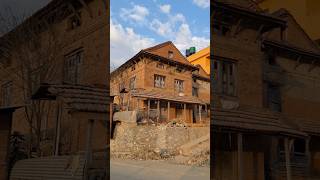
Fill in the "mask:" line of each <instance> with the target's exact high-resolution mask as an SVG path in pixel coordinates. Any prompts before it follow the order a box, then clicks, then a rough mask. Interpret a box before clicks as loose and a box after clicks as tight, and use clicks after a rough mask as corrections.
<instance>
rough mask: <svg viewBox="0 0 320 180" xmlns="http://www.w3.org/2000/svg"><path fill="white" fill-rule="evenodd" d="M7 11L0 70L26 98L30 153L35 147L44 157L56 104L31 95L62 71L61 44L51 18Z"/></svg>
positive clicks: (0, 17)
mask: <svg viewBox="0 0 320 180" xmlns="http://www.w3.org/2000/svg"><path fill="white" fill-rule="evenodd" d="M6 13H7V14H6V15H4V14H1V13H0V34H2V35H3V36H2V37H1V38H0V41H1V43H0V60H1V64H0V71H2V72H3V74H4V75H5V76H7V77H8V78H10V80H11V81H12V82H14V83H13V85H14V88H17V91H15V92H18V93H21V95H16V94H15V95H14V96H15V97H22V99H21V100H22V102H20V103H23V104H24V105H25V106H24V118H25V120H26V121H27V122H28V125H29V130H30V131H29V135H30V136H29V137H30V139H29V148H28V149H29V150H28V156H29V157H30V156H31V153H32V149H33V146H34V147H36V149H35V151H36V154H37V156H40V155H41V148H40V142H41V136H42V132H41V129H42V126H43V125H44V126H46V122H47V120H48V116H49V113H50V109H52V107H51V106H52V104H51V103H50V102H48V101H39V100H32V99H31V97H32V94H33V93H34V91H35V90H36V89H37V86H38V85H39V84H40V82H46V81H50V80H52V79H54V77H55V76H56V74H57V71H61V70H59V68H57V67H56V66H57V61H56V58H57V57H58V54H59V50H60V49H61V44H60V43H59V42H58V41H57V39H56V34H55V30H54V27H53V26H51V25H50V22H48V19H37V18H27V16H21V17H19V16H16V15H15V14H14V13H13V12H12V11H11V10H10V9H9V8H8V11H7V12H6ZM21 22H23V23H21ZM60 69H61V68H60Z"/></svg>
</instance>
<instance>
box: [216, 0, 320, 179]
mask: <svg viewBox="0 0 320 180" xmlns="http://www.w3.org/2000/svg"><path fill="white" fill-rule="evenodd" d="M212 8H213V11H212V13H213V14H211V20H212V21H211V29H212V30H213V31H212V33H211V44H212V50H211V52H212V54H211V72H212V73H211V77H212V79H213V82H212V83H213V84H212V87H213V88H212V89H211V107H212V111H211V113H212V116H211V121H212V124H213V125H212V127H211V129H212V132H213V133H212V138H213V142H212V146H211V147H212V152H213V156H212V158H213V160H214V164H213V166H214V168H213V172H212V176H213V177H214V178H216V179H306V178H311V179H318V178H319V166H318V162H319V159H318V158H317V156H318V153H319V147H318V145H317V144H318V141H319V136H318V135H319V134H318V132H319V130H318V129H319V125H320V123H319V117H320V114H319V103H320V100H319V98H320V96H319V93H317V92H319V88H320V87H319V84H320V83H319V80H320V76H319V62H320V61H319V52H320V50H319V47H318V46H317V45H316V44H315V43H314V42H313V41H312V40H311V39H310V38H309V37H308V35H307V34H306V33H305V32H304V31H303V29H302V28H301V27H300V26H299V24H298V23H297V22H296V21H295V20H294V18H293V17H292V16H291V15H290V13H288V12H287V11H285V10H283V9H282V10H279V11H276V12H274V13H272V14H271V13H269V14H268V13H266V12H264V11H262V10H261V9H260V8H259V7H257V6H256V4H255V3H253V2H252V1H247V0H232V1H227V0H225V1H224V0H223V1H215V2H214V3H212Z"/></svg>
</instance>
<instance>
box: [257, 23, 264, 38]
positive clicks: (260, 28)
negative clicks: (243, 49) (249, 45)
mask: <svg viewBox="0 0 320 180" xmlns="http://www.w3.org/2000/svg"><path fill="white" fill-rule="evenodd" d="M263 28H264V25H260V27H259V30H258V32H257V38H256V40H255V42H257V41H258V40H259V39H261V36H262V30H263Z"/></svg>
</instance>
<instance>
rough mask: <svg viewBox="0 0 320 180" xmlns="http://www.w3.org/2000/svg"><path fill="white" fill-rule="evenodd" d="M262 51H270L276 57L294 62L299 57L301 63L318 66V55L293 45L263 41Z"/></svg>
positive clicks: (319, 57) (319, 62)
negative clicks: (286, 58)
mask: <svg viewBox="0 0 320 180" xmlns="http://www.w3.org/2000/svg"><path fill="white" fill-rule="evenodd" d="M262 50H264V51H272V52H274V53H276V54H277V55H280V56H283V57H288V58H290V59H294V60H296V59H297V58H299V57H300V59H301V60H302V62H305V63H313V64H315V63H316V64H320V53H315V52H311V51H307V50H304V49H301V48H298V47H295V46H293V45H289V44H285V43H281V42H277V41H273V40H264V41H263V42H262Z"/></svg>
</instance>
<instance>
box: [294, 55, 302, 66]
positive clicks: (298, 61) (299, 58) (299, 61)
mask: <svg viewBox="0 0 320 180" xmlns="http://www.w3.org/2000/svg"><path fill="white" fill-rule="evenodd" d="M301 64H302V63H301V56H299V57H298V58H297V61H296V65H295V66H294V69H297V68H298V67H299V66H300V65H301Z"/></svg>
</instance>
